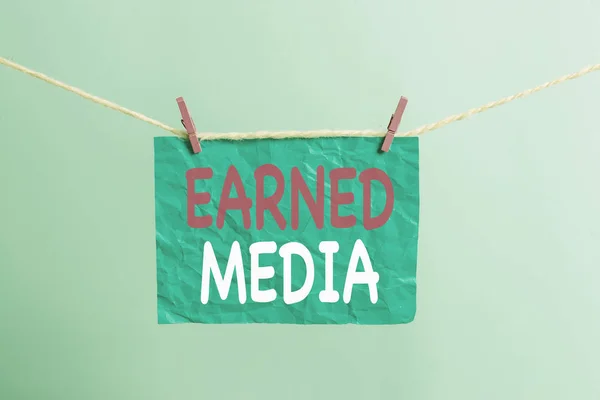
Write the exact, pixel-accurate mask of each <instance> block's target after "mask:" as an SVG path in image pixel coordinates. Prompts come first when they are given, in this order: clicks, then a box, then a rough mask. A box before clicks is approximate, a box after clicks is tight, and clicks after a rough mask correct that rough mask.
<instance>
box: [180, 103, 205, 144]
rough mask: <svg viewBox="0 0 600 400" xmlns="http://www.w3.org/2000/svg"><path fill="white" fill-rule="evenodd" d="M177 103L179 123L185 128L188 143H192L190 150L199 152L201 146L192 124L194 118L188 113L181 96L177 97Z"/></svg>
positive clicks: (194, 126)
mask: <svg viewBox="0 0 600 400" xmlns="http://www.w3.org/2000/svg"><path fill="white" fill-rule="evenodd" d="M177 105H178V106H179V112H180V113H181V123H182V124H183V127H184V128H185V130H186V132H187V134H188V138H189V139H190V144H191V145H192V150H193V151H194V153H200V152H201V151H202V148H201V147H200V142H199V141H198V135H197V132H196V125H194V120H193V119H192V117H191V116H190V113H189V111H188V109H187V106H186V105H185V101H184V100H183V97H178V98H177Z"/></svg>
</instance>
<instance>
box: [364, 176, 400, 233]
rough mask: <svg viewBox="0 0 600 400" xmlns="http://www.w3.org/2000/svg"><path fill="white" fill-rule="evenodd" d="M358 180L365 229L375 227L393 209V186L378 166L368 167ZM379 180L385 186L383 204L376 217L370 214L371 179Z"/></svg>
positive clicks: (384, 220) (386, 218)
mask: <svg viewBox="0 0 600 400" xmlns="http://www.w3.org/2000/svg"><path fill="white" fill-rule="evenodd" d="M358 180H359V181H360V182H361V183H362V185H363V224H364V227H365V229H366V230H371V229H376V228H379V227H381V226H383V224H385V223H386V222H387V221H388V220H389V219H390V216H391V215H392V210H393V209H394V187H393V185H392V181H391V180H390V177H389V176H388V175H387V174H386V173H385V172H383V171H382V170H380V169H378V168H369V169H366V170H364V171H363V172H361V173H360V176H359V177H358ZM374 180H375V181H379V182H380V183H381V184H383V187H384V188H385V206H384V207H383V211H382V212H381V214H379V215H378V216H376V217H372V216H371V181H374Z"/></svg>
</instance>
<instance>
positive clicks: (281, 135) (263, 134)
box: [0, 57, 600, 141]
mask: <svg viewBox="0 0 600 400" xmlns="http://www.w3.org/2000/svg"><path fill="white" fill-rule="evenodd" d="M0 64H3V65H6V66H7V67H9V68H12V69H14V70H17V71H20V72H23V73H25V74H27V75H30V76H32V77H34V78H37V79H40V80H42V81H44V82H47V83H49V84H51V85H54V86H57V87H59V88H62V89H65V90H67V91H69V92H71V93H75V94H77V95H79V96H81V97H83V98H84V99H87V100H90V101H92V102H94V103H96V104H100V105H103V106H105V107H108V108H110V109H112V110H115V111H118V112H121V113H123V114H125V115H129V116H130V117H133V118H137V119H139V120H141V121H144V122H147V123H149V124H151V125H154V126H157V127H159V128H161V129H164V130H166V131H168V132H171V133H172V134H174V135H177V136H180V137H183V138H186V137H187V133H186V131H185V130H183V129H176V128H173V127H171V126H169V125H167V124H164V123H162V122H160V121H157V120H155V119H152V118H150V117H147V116H145V115H144V114H140V113H139V112H136V111H132V110H129V109H127V108H125V107H122V106H120V105H118V104H115V103H113V102H111V101H108V100H105V99H103V98H101V97H97V96H94V95H92V94H89V93H87V92H84V91H83V90H81V89H78V88H76V87H74V86H71V85H67V84H66V83H63V82H60V81H58V80H56V79H54V78H51V77H49V76H47V75H44V74H42V73H41V72H37V71H34V70H32V69H29V68H27V67H24V66H22V65H20V64H17V63H15V62H13V61H11V60H8V59H6V58H3V57H0ZM598 70H600V64H595V65H591V66H588V67H585V68H583V69H582V70H580V71H578V72H574V73H572V74H569V75H564V76H562V77H560V78H557V79H555V80H552V81H549V82H546V83H544V84H542V85H539V86H537V87H534V88H532V89H527V90H524V91H522V92H519V93H516V94H513V95H512V96H508V97H504V98H502V99H500V100H496V101H492V102H490V103H487V104H484V105H482V106H480V107H476V108H472V109H470V110H468V111H465V112H463V113H460V114H455V115H451V116H449V117H446V118H444V119H442V120H440V121H437V122H434V123H431V124H427V125H423V126H421V127H419V128H417V129H413V130H410V131H407V132H403V133H397V134H396V136H397V137H398V136H418V135H422V134H423V133H425V132H430V131H433V130H435V129H439V128H441V127H444V126H446V125H448V124H451V123H453V122H457V121H461V120H463V119H466V118H468V117H470V116H473V115H475V114H479V113H482V112H484V111H487V110H490V109H492V108H495V107H498V106H501V105H503V104H506V103H509V102H511V101H513V100H517V99H520V98H523V97H525V96H529V95H530V94H533V93H536V92H539V91H540V90H543V89H546V88H549V87H551V86H555V85H557V84H559V83H562V82H566V81H569V80H572V79H576V78H579V77H581V76H583V75H586V74H589V73H590V72H593V71H598ZM385 134H386V131H374V130H362V131H360V130H316V131H274V132H268V131H257V132H231V133H198V138H199V139H200V140H202V141H205V140H249V139H252V140H254V139H290V138H301V139H314V138H320V137H379V136H385Z"/></svg>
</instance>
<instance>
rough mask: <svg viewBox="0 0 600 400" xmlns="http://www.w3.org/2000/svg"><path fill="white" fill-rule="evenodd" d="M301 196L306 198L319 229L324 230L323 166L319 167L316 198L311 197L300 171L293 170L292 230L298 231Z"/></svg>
mask: <svg viewBox="0 0 600 400" xmlns="http://www.w3.org/2000/svg"><path fill="white" fill-rule="evenodd" d="M300 194H302V197H303V198H304V202H305V203H306V206H307V207H308V210H309V211H310V215H311V216H312V219H313V220H314V221H315V225H316V226H317V229H323V221H324V219H325V170H324V168H323V167H322V166H320V165H319V166H318V167H317V194H316V196H315V198H313V197H312V196H311V194H310V190H309V189H308V186H307V185H306V182H305V181H304V179H303V178H302V174H301V173H300V170H299V169H298V168H296V167H294V168H292V229H298V224H299V219H300V207H299V204H298V203H299V200H300V199H299V197H300V196H299V195H300Z"/></svg>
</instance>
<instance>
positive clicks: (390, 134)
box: [381, 97, 408, 153]
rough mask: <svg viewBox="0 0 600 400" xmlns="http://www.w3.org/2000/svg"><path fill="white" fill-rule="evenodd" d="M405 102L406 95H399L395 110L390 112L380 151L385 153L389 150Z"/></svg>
mask: <svg viewBox="0 0 600 400" xmlns="http://www.w3.org/2000/svg"><path fill="white" fill-rule="evenodd" d="M407 103H408V99H407V98H406V97H400V101H399V102H398V107H396V112H395V113H393V114H392V118H391V119H390V123H389V124H388V127H387V133H386V134H385V139H384V140H383V144H382V145H381V151H383V152H385V153H387V152H388V151H390V147H391V146H392V141H393V140H394V135H396V131H397V130H398V126H399V125H400V121H401V120H402V114H404V109H405V108H406V104H407Z"/></svg>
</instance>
